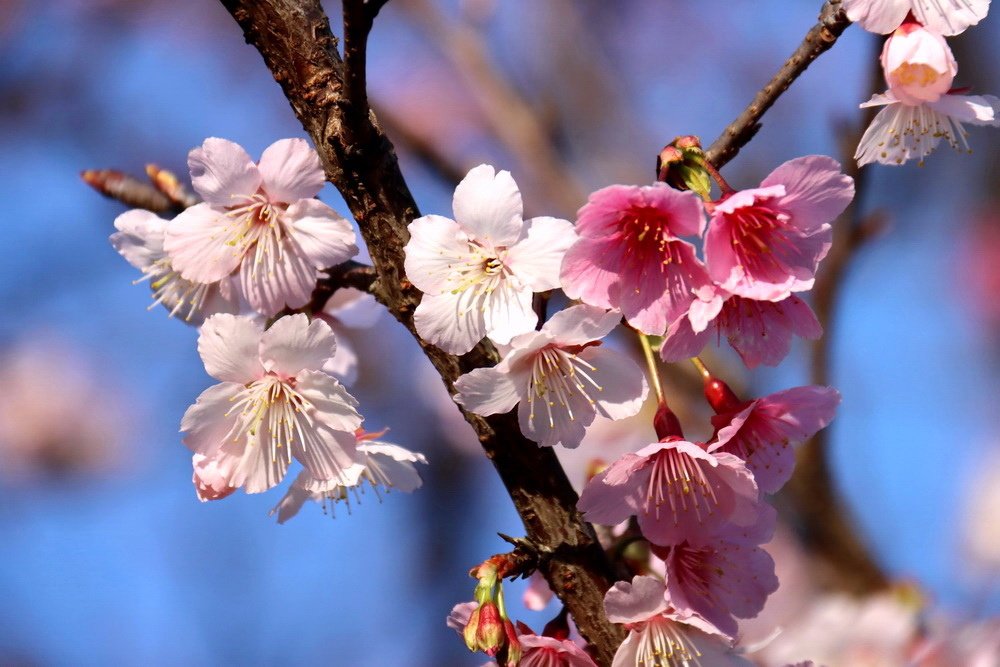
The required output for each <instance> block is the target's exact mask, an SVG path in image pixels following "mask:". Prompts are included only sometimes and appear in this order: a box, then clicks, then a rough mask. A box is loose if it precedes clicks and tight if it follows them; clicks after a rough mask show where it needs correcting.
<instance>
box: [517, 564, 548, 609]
mask: <svg viewBox="0 0 1000 667" xmlns="http://www.w3.org/2000/svg"><path fill="white" fill-rule="evenodd" d="M552 596H553V593H552V589H551V588H549V582H547V581H546V580H545V577H544V576H543V575H542V573H541V572H540V571H539V570H535V571H534V572H532V573H531V576H530V577H528V587H527V588H526V589H524V595H523V596H522V597H521V602H522V603H523V604H524V606H525V607H526V608H527V609H530V610H531V611H542V610H543V609H545V607H547V606H548V604H549V602H550V601H551V600H552Z"/></svg>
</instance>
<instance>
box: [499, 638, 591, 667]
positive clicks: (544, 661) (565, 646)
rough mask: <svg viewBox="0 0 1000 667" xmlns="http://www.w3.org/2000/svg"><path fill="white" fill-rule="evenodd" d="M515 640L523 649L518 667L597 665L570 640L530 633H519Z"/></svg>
mask: <svg viewBox="0 0 1000 667" xmlns="http://www.w3.org/2000/svg"><path fill="white" fill-rule="evenodd" d="M517 640H518V642H519V643H520V644H521V648H522V650H523V651H524V653H523V654H522V656H521V661H520V662H519V663H517V664H518V667H597V664H596V663H595V662H594V660H593V658H591V657H590V656H589V655H587V654H586V653H585V652H584V650H583V649H582V648H580V647H579V646H577V645H576V644H575V643H574V642H573V641H572V640H569V639H557V638H555V637H546V636H544V635H536V634H531V633H522V634H519V635H518V637H517Z"/></svg>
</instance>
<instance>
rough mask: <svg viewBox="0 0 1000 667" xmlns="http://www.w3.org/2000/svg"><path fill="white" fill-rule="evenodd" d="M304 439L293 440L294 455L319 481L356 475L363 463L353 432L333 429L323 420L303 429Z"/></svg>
mask: <svg viewBox="0 0 1000 667" xmlns="http://www.w3.org/2000/svg"><path fill="white" fill-rule="evenodd" d="M302 435H304V436H305V441H303V440H302V439H301V438H296V439H295V441H294V442H293V443H292V454H293V455H294V456H295V458H296V459H297V460H298V461H299V462H300V463H301V464H302V465H303V466H304V467H305V469H306V470H308V471H309V473H310V475H311V476H312V477H313V478H314V479H316V480H318V481H321V482H322V481H331V480H342V479H344V478H345V477H348V478H350V477H353V476H354V475H356V474H358V473H359V472H360V468H362V467H363V466H364V461H363V457H362V455H361V454H360V453H359V452H358V451H357V439H356V438H355V437H354V434H353V433H346V432H344V431H339V430H334V429H332V428H330V427H329V426H327V425H325V424H323V423H322V422H320V421H316V422H315V423H314V424H313V427H312V428H309V429H305V428H304V429H303V431H302Z"/></svg>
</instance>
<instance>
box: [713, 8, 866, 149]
mask: <svg viewBox="0 0 1000 667" xmlns="http://www.w3.org/2000/svg"><path fill="white" fill-rule="evenodd" d="M840 2H841V0H827V1H826V2H824V3H823V8H822V9H821V10H820V14H819V22H818V23H817V24H816V25H814V26H813V27H812V29H811V30H810V31H809V32H808V33H806V36H805V38H804V39H803V40H802V43H801V44H800V45H799V48H797V49H795V52H794V53H793V54H792V56H791V57H790V58H789V59H788V60H787V61H786V62H785V64H784V65H782V66H781V69H779V70H778V73H777V74H775V75H774V78H772V79H771V80H770V81H769V82H768V83H767V85H765V86H764V87H763V88H761V89H760V91H759V92H758V93H757V94H756V95H755V96H754V98H753V101H752V102H751V103H750V105H749V106H748V107H747V108H746V109H744V110H743V112H742V113H741V114H740V115H739V116H737V117H736V120H734V121H733V122H732V123H730V124H729V126H728V127H727V128H726V129H725V130H724V131H723V133H722V134H721V135H720V136H719V138H718V139H716V140H715V141H714V142H713V143H712V145H711V146H710V147H709V149H708V150H707V151H706V153H705V156H706V157H707V158H708V161H709V162H711V163H712V164H713V165H715V167H716V168H717V169H721V168H722V167H723V165H725V164H726V163H727V162H729V161H730V160H732V159H733V158H734V157H736V154H737V153H739V152H740V149H741V148H743V147H744V146H746V145H747V143H748V142H749V141H750V140H751V139H753V137H754V135H756V134H757V131H758V130H759V129H760V127H761V124H760V119H761V117H762V116H763V115H764V113H765V112H766V111H767V110H768V109H770V108H771V106H772V105H773V104H774V103H775V102H776V101H777V100H778V98H779V97H781V95H782V94H783V93H784V92H785V91H786V90H788V87H789V86H791V85H792V83H793V82H794V81H795V80H796V79H797V78H799V75H801V74H802V73H803V72H805V71H806V68H807V67H809V65H810V64H811V63H812V61H814V60H816V58H818V57H819V56H820V55H822V54H823V53H824V52H826V51H827V50H829V49H830V47H832V46H833V45H834V43H835V42H836V41H837V38H838V37H840V36H841V35H842V34H843V33H844V31H845V30H846V29H847V27H848V26H849V25H851V22H850V21H849V20H848V19H847V15H846V14H844V11H843V9H842V8H841V6H840Z"/></svg>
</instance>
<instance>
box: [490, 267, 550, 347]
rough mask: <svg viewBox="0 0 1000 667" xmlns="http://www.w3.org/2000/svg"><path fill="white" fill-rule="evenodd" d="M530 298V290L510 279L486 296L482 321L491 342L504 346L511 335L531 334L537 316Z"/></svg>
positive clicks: (503, 281) (536, 322)
mask: <svg viewBox="0 0 1000 667" xmlns="http://www.w3.org/2000/svg"><path fill="white" fill-rule="evenodd" d="M533 296H534V295H533V294H532V292H531V288H530V287H525V286H522V285H520V284H518V283H516V282H515V280H512V279H507V280H502V281H501V282H500V285H499V286H498V287H497V288H496V289H495V290H493V291H492V292H491V293H489V294H487V295H486V299H485V302H484V304H483V307H484V308H485V310H484V311H483V320H484V324H485V326H486V334H487V335H488V336H489V337H490V340H492V341H494V342H496V343H500V344H501V345H506V344H507V343H510V341H511V339H512V338H513V337H514V336H517V335H519V334H523V333H527V332H529V331H534V329H535V325H536V324H538V314H537V313H535V311H534V309H533V308H532V307H531V303H532V297H533Z"/></svg>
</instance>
